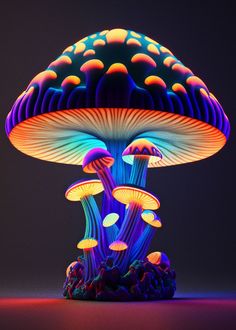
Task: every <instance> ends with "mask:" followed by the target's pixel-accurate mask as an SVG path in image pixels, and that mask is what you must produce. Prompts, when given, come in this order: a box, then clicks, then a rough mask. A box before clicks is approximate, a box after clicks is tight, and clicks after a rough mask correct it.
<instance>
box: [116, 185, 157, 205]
mask: <svg viewBox="0 0 236 330" xmlns="http://www.w3.org/2000/svg"><path fill="white" fill-rule="evenodd" d="M112 195H113V197H114V198H115V199H117V200H118V201H119V202H120V203H123V204H126V205H127V204H130V203H133V202H135V203H137V204H139V205H140V206H141V207H142V208H143V209H144V210H146V209H149V210H156V209H158V208H159V207H160V202H159V200H158V198H157V197H156V196H154V195H153V194H151V193H150V192H147V191H145V190H143V189H140V188H138V187H136V186H133V185H125V186H118V187H116V188H114V189H113V191H112Z"/></svg>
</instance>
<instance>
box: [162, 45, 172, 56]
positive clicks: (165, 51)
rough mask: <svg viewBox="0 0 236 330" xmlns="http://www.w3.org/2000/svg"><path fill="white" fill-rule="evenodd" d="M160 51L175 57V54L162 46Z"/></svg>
mask: <svg viewBox="0 0 236 330" xmlns="http://www.w3.org/2000/svg"><path fill="white" fill-rule="evenodd" d="M160 50H161V52H162V53H168V54H170V55H173V53H172V52H171V51H170V50H169V49H168V48H166V47H164V46H161V48H160Z"/></svg>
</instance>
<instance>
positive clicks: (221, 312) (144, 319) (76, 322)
mask: <svg viewBox="0 0 236 330" xmlns="http://www.w3.org/2000/svg"><path fill="white" fill-rule="evenodd" d="M0 329H1V330H8V329H16V330H21V329H22V330H23V329H24V330H26V329H34V330H37V329H42V330H46V329H50V330H52V329H53V330H54V329H55V330H61V329H63V330H73V329H79V330H84V329H91V330H100V329H103V330H106V329H109V330H116V329H117V330H118V329H119V330H121V329H129V330H132V329H148V330H152V329H158V330H162V329H163V330H169V329H181V330H185V329H186V330H195V329H196V330H201V329H204V330H205V329H210V330H215V329H221V330H222V329H227V330H231V329H232V330H235V329H236V299H235V298H225V297H221V298H209V297H208V298H207V297H204V298H201V297H198V298H196V297H194V298H191V296H189V298H176V299H173V300H169V301H156V302H136V303H134V302H131V303H130V302H129V303H114V302H113V303H109V302H91V301H71V300H65V299H62V298H32V297H31V298H22V297H18V298H0Z"/></svg>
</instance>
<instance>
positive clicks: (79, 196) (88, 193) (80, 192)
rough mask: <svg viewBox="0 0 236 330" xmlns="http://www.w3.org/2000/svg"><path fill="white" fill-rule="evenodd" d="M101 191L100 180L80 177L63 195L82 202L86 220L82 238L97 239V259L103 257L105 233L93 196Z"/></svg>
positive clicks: (70, 199)
mask: <svg viewBox="0 0 236 330" xmlns="http://www.w3.org/2000/svg"><path fill="white" fill-rule="evenodd" d="M102 191H103V185H102V183H101V181H100V180H95V179H89V180H88V179H82V180H79V181H76V182H74V183H73V184H72V185H70V186H69V187H68V188H67V190H66V192H65V197H66V198H67V199H68V200H69V201H76V202H77V201H80V202H81V204H82V207H83V209H84V213H85V220H86V224H85V234H84V240H87V239H92V238H93V239H96V240H97V241H98V248H97V253H96V259H97V261H101V260H103V259H104V254H105V252H106V250H105V248H104V244H105V235H104V232H103V227H102V219H101V215H100V211H99V209H98V207H97V203H96V201H95V199H94V197H93V196H94V195H96V194H99V193H100V192H102ZM88 242H89V241H88Z"/></svg>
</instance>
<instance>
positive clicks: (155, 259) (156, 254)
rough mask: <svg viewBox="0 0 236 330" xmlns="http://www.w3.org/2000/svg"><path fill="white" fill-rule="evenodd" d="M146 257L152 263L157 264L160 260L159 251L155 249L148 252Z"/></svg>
mask: <svg viewBox="0 0 236 330" xmlns="http://www.w3.org/2000/svg"><path fill="white" fill-rule="evenodd" d="M147 259H148V261H149V262H151V263H152V264H154V265H158V264H159V263H160V262H161V252H158V251H155V252H152V253H149V255H148V256H147Z"/></svg>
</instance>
